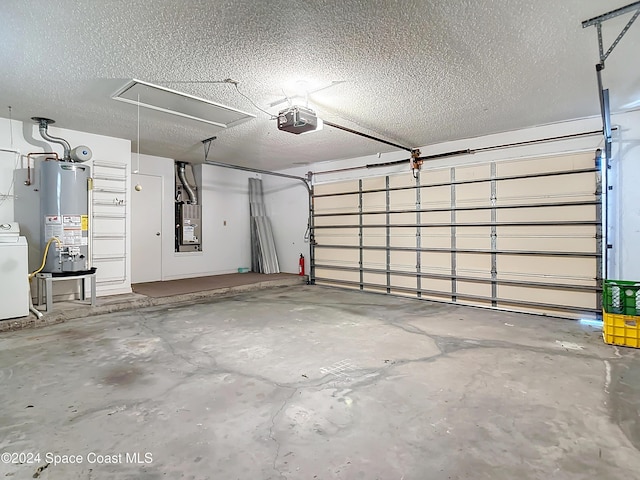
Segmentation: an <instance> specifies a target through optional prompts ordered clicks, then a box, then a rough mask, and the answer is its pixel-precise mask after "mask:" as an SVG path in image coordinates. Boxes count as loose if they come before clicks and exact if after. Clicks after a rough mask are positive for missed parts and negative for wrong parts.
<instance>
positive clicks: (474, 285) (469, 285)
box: [456, 281, 491, 301]
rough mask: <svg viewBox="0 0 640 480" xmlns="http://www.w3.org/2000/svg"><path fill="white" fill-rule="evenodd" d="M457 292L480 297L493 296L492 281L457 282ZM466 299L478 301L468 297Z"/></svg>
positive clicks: (488, 297)
mask: <svg viewBox="0 0 640 480" xmlns="http://www.w3.org/2000/svg"><path fill="white" fill-rule="evenodd" d="M456 293H457V294H459V295H462V296H464V295H472V296H478V297H486V298H487V299H490V298H491V284H490V283H478V282H461V281H457V282H456ZM466 301H477V300H472V299H467V300H466Z"/></svg>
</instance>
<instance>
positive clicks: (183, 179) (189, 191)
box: [176, 162, 198, 205]
mask: <svg viewBox="0 0 640 480" xmlns="http://www.w3.org/2000/svg"><path fill="white" fill-rule="evenodd" d="M176 165H177V166H178V178H179V179H180V183H181V184H182V186H183V187H184V189H185V191H186V192H187V195H189V203H190V204H191V205H197V204H198V199H197V197H196V193H195V192H194V191H193V188H191V186H190V185H189V183H188V182H187V178H186V177H185V170H184V169H185V166H186V165H187V164H186V163H185V162H176Z"/></svg>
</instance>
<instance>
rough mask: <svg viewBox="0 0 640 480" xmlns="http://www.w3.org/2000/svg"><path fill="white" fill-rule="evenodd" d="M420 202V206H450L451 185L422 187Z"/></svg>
mask: <svg viewBox="0 0 640 480" xmlns="http://www.w3.org/2000/svg"><path fill="white" fill-rule="evenodd" d="M420 204H421V205H422V208H436V207H449V206H451V187H449V186H448V185H447V186H438V187H423V188H421V189H420Z"/></svg>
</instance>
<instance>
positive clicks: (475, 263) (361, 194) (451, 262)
mask: <svg viewBox="0 0 640 480" xmlns="http://www.w3.org/2000/svg"><path fill="white" fill-rule="evenodd" d="M594 157H595V155H594V153H591V152H589V153H580V154H571V155H558V156H554V157H544V158H535V159H527V160H517V161H502V162H496V163H488V164H481V165H473V166H461V167H453V168H446V169H438V170H428V169H423V170H422V172H421V173H420V174H419V177H418V178H417V179H414V178H413V177H412V175H411V173H409V172H407V173H403V174H400V175H392V176H382V177H373V178H371V177H370V178H364V179H361V180H350V181H345V182H339V183H328V184H318V185H316V186H315V187H314V234H315V240H316V245H315V255H314V257H315V258H314V265H313V267H314V268H313V270H312V274H313V276H314V278H315V282H316V283H317V284H325V285H336V286H341V287H347V288H357V289H361V290H367V291H375V292H382V293H389V294H396V295H408V296H413V297H419V298H425V299H432V300H438V301H447V302H454V303H460V304H468V305H481V306H487V307H495V308H503V309H508V310H515V311H526V312H534V313H542V314H551V315H557V316H563V317H572V318H579V317H583V316H589V317H592V316H594V315H597V313H598V312H599V311H600V300H599V299H600V296H599V292H600V291H601V277H602V275H601V264H602V261H601V260H602V245H601V237H602V235H601V230H602V223H601V214H600V212H601V191H600V183H601V182H600V172H599V169H598V168H597V167H596V164H595V160H594Z"/></svg>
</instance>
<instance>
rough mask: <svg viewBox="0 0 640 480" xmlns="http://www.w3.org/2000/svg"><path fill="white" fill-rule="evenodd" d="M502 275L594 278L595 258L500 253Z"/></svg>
mask: <svg viewBox="0 0 640 480" xmlns="http://www.w3.org/2000/svg"><path fill="white" fill-rule="evenodd" d="M497 262H498V271H499V272H500V276H501V277H502V276H503V275H509V274H519V275H529V276H532V277H533V276H535V277H538V278H540V277H543V278H544V277H548V278H552V277H563V276H567V277H569V278H574V277H578V278H594V277H595V275H594V273H595V269H594V264H595V259H584V258H570V257H538V256H535V257H534V256H526V255H520V256H516V255H498V260H497Z"/></svg>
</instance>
